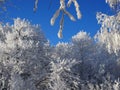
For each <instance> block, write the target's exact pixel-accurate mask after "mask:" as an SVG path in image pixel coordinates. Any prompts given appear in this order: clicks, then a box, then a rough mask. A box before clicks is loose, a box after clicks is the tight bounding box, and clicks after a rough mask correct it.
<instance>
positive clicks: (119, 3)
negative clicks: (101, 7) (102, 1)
mask: <svg viewBox="0 0 120 90" xmlns="http://www.w3.org/2000/svg"><path fill="white" fill-rule="evenodd" d="M106 3H108V4H109V6H110V7H111V8H113V9H116V10H120V0H106Z"/></svg>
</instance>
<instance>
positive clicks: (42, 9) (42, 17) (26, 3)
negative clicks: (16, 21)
mask: <svg viewBox="0 0 120 90" xmlns="http://www.w3.org/2000/svg"><path fill="white" fill-rule="evenodd" d="M50 1H51V0H39V4H38V9H37V12H36V13H34V12H33V7H34V0H12V4H13V6H11V7H10V8H8V16H9V18H16V17H20V18H22V19H23V18H26V19H28V20H29V21H30V22H31V23H32V24H40V26H41V29H42V31H43V32H44V34H45V36H46V38H47V39H48V40H50V42H51V44H52V45H54V44H56V43H58V42H69V41H70V40H71V37H72V36H73V35H75V34H77V33H78V32H79V31H80V30H83V31H86V32H88V33H90V36H91V37H93V36H94V35H95V34H96V33H97V31H98V30H99V28H100V25H98V24H97V20H96V13H97V12H102V13H106V14H112V10H111V9H110V8H109V6H108V5H107V4H106V3H105V0H78V2H79V5H80V11H81V13H82V18H81V19H80V20H77V21H76V22H72V21H71V20H70V19H69V18H68V17H67V16H65V21H64V30H63V39H59V38H58V37H57V32H58V30H59V21H60V16H59V17H58V19H57V20H56V22H55V25H54V26H51V25H50V19H51V17H52V16H53V14H54V13H55V11H56V10H57V9H58V8H59V0H52V3H51V5H50V4H49V2H50ZM68 11H69V12H70V13H71V14H73V16H75V17H76V12H75V8H74V5H73V4H72V6H71V7H70V8H69V9H68ZM76 18H77V17H76Z"/></svg>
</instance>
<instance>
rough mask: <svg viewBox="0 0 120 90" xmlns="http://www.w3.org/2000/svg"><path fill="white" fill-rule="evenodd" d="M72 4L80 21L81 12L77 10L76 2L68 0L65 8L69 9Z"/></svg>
mask: <svg viewBox="0 0 120 90" xmlns="http://www.w3.org/2000/svg"><path fill="white" fill-rule="evenodd" d="M72 2H73V3H74V6H75V9H76V14H77V18H78V19H80V18H81V16H82V15H81V12H80V10H79V4H78V2H77V1H76V0H69V1H68V3H67V6H68V7H70V5H71V4H72Z"/></svg>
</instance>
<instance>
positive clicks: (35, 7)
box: [33, 0, 38, 12]
mask: <svg viewBox="0 0 120 90" xmlns="http://www.w3.org/2000/svg"><path fill="white" fill-rule="evenodd" d="M37 8H38V0H35V5H34V9H33V11H34V12H36V10H37Z"/></svg>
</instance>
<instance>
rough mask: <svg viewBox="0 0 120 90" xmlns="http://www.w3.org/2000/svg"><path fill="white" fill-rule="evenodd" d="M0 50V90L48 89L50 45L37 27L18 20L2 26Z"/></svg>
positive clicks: (0, 28)
mask: <svg viewBox="0 0 120 90" xmlns="http://www.w3.org/2000/svg"><path fill="white" fill-rule="evenodd" d="M0 49H1V50H0V57H1V58H0V64H1V66H0V67H2V68H0V72H1V78H0V79H1V80H0V81H1V84H0V85H1V86H0V89H1V90H3V89H4V88H6V89H7V90H28V89H29V90H38V89H39V88H47V84H48V82H47V81H46V84H43V83H45V80H46V78H47V76H48V75H49V72H50V58H49V54H48V51H49V50H48V49H49V44H48V42H47V40H46V39H45V37H44V35H43V33H42V32H41V30H40V28H39V26H38V25H31V24H30V22H28V21H26V20H21V19H19V18H17V19H15V20H14V24H13V25H9V24H6V25H4V26H2V25H1V26H0ZM44 79H45V80H44ZM43 81H44V82H43ZM40 90H44V89H40Z"/></svg>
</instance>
